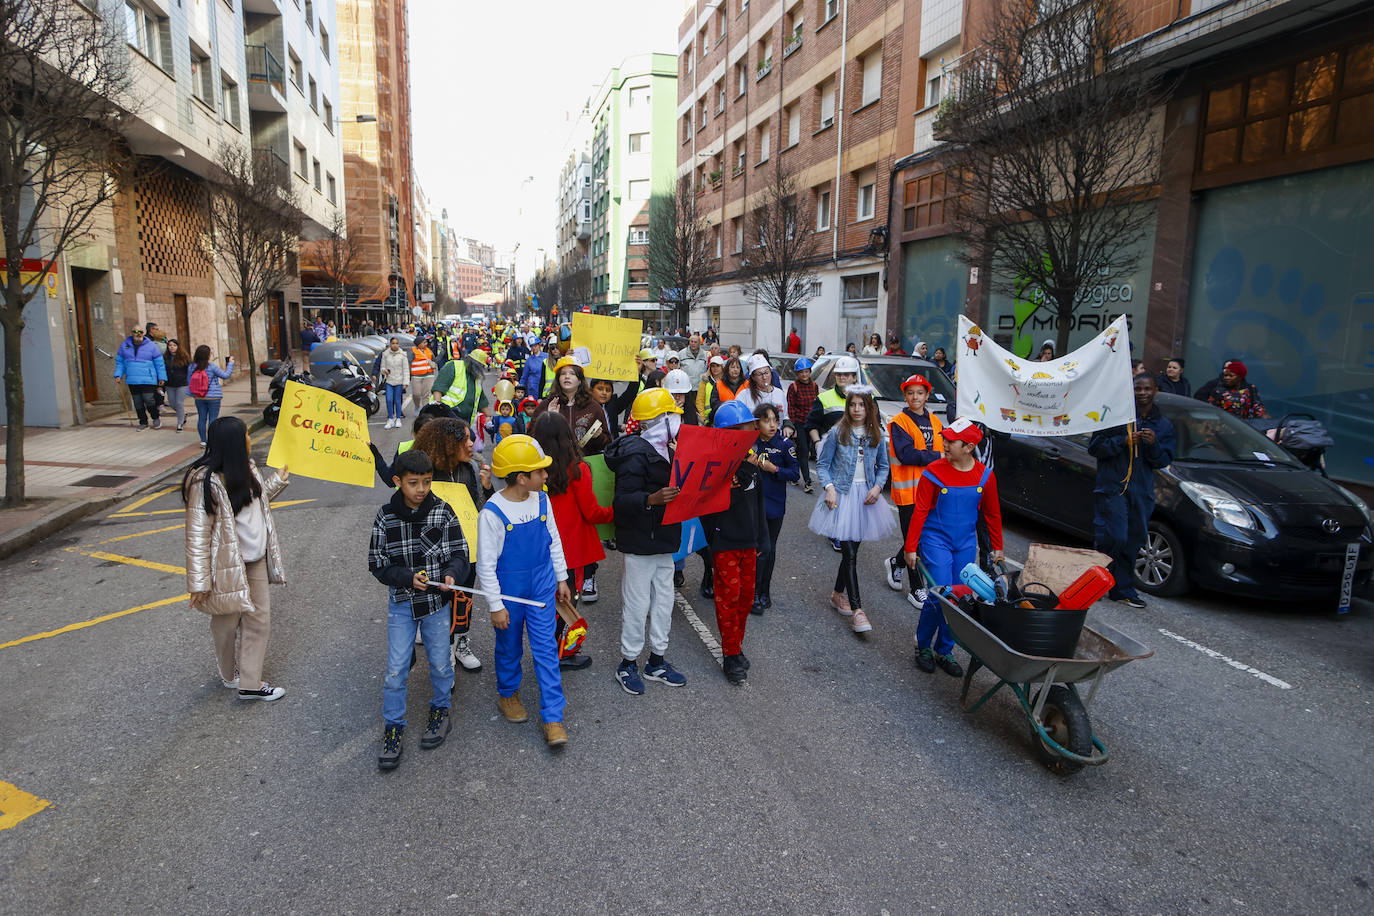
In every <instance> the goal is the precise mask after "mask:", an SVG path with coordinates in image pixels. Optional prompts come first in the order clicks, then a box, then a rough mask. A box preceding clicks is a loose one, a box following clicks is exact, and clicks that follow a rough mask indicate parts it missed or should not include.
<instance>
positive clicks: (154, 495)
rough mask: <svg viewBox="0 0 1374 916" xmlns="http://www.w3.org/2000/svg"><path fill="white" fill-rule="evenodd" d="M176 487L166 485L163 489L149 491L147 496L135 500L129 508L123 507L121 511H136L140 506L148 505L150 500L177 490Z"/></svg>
mask: <svg viewBox="0 0 1374 916" xmlns="http://www.w3.org/2000/svg"><path fill="white" fill-rule="evenodd" d="M175 489H176V487H164V488H163V489H161V490H158V491H157V492H156V493H149V494H148V495H147V496H145V497H143V498H142V499H140V500H138V501H137V502H135V503H134V504H133V505H131V506H129V507H128V508H127V509H121V510H120V511H121V512H132V511H134V510H135V509H139V508H142V507H143V506H146V505H148V503H150V502H152V501H153V500H155V499H157V498H158V497H159V496H166V495H167V494H168V493H170V492H172V491H173V490H175Z"/></svg>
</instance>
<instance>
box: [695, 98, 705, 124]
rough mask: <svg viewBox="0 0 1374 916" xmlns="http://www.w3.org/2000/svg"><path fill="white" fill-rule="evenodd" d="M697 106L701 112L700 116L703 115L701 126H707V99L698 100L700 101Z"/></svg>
mask: <svg viewBox="0 0 1374 916" xmlns="http://www.w3.org/2000/svg"><path fill="white" fill-rule="evenodd" d="M697 108H698V109H699V113H700V116H701V126H702V127H705V126H706V100H705V99H702V100H701V101H700V102H698V103H697Z"/></svg>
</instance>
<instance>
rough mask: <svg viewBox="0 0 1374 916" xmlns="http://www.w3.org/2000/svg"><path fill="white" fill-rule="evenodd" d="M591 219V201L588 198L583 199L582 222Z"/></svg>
mask: <svg viewBox="0 0 1374 916" xmlns="http://www.w3.org/2000/svg"><path fill="white" fill-rule="evenodd" d="M591 219H592V202H591V201H590V200H584V201H582V222H584V223H587V222H591Z"/></svg>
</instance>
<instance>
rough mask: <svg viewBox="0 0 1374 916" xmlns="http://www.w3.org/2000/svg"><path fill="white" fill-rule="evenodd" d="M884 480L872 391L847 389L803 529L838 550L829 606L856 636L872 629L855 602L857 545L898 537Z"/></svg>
mask: <svg viewBox="0 0 1374 916" xmlns="http://www.w3.org/2000/svg"><path fill="white" fill-rule="evenodd" d="M887 474H888V457H887V443H886V441H885V437H884V435H883V427H882V417H881V416H880V415H879V413H878V405H877V404H876V403H874V401H873V389H872V388H871V387H869V386H868V385H850V386H849V387H848V388H847V389H846V390H845V398H844V414H843V416H841V417H840V420H839V422H837V423H836V424H835V425H834V426H833V427H832V428H831V430H830V432H828V433H826V435H825V439H824V440H823V441H822V442H821V450H820V454H819V455H818V456H817V458H816V476H817V478H818V479H819V480H820V483H821V488H822V491H823V495H822V497H821V499H820V500H819V501H818V502H817V503H816V508H815V510H814V511H813V512H812V513H811V521H810V524H809V526H808V527H810V529H811V530H812V531H814V532H816V533H817V534H819V535H821V536H822V537H827V538H832V539H834V540H836V541H838V542H839V544H840V568H839V570H838V572H836V574H835V588H834V591H833V592H832V593H831V595H830V606H831V607H833V608H834V609H835V610H837V611H839V612H840V614H841V615H843V616H845V617H847V618H849V626H850V628H851V629H852V630H853V631H854V632H855V633H867V632H869V631H870V630H872V629H873V626H872V624H870V623H869V621H868V616H867V615H866V614H865V613H864V612H863V606H862V602H861V601H860V599H859V568H858V554H859V545H860V544H861V543H863V542H864V541H878V540H882V539H883V538H885V537H891V536H892V535H894V534H896V533H897V531H898V529H897V522H896V520H895V519H893V517H892V514H893V513H892V510H891V509H890V508H889V507H888V504H887V501H886V500H884V499H883V484H884V483H885V482H886V481H887Z"/></svg>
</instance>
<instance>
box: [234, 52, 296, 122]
mask: <svg viewBox="0 0 1374 916" xmlns="http://www.w3.org/2000/svg"><path fill="white" fill-rule="evenodd" d="M243 50H244V55H245V57H246V58H247V62H248V108H249V110H251V111H276V112H281V113H285V111H286V71H285V70H284V69H282V64H281V60H280V59H279V58H278V57H277V55H275V54H273V53H272V51H271V49H269V48H268V47H267V46H266V45H245V46H244V49H243Z"/></svg>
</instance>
